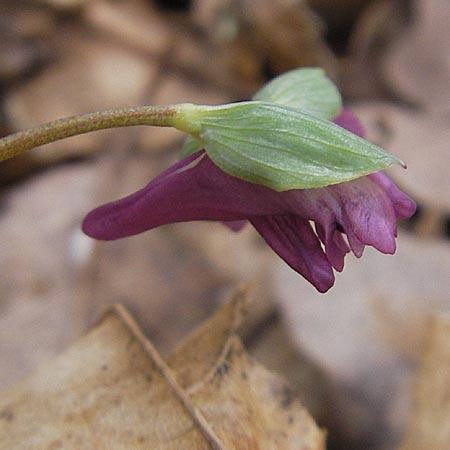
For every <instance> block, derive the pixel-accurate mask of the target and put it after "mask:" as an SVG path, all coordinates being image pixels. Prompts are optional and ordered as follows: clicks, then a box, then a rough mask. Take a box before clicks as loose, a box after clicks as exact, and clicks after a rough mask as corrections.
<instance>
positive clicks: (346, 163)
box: [175, 101, 401, 191]
mask: <svg viewBox="0 0 450 450" xmlns="http://www.w3.org/2000/svg"><path fill="white" fill-rule="evenodd" d="M180 106H181V108H180V109H179V110H178V119H177V122H178V123H176V124H175V126H176V127H177V128H179V129H182V130H183V131H187V132H189V133H190V134H192V135H193V136H194V138H195V139H196V141H198V142H199V143H201V146H202V148H204V149H205V151H206V153H207V154H208V156H209V157H210V158H211V159H212V161H213V162H214V163H215V164H216V165H217V166H218V167H220V168H221V169H222V170H223V171H224V172H226V173H228V174H229V175H232V176H234V177H237V178H241V179H243V180H246V181H249V182H251V183H257V184H262V185H265V186H267V187H269V188H272V189H274V190H277V191H285V190H289V189H305V188H317V187H323V186H327V185H331V184H337V183H341V182H344V181H349V180H352V179H354V178H358V177H361V176H363V175H367V174H369V173H372V172H376V171H378V170H380V169H384V168H386V167H388V166H390V165H392V164H395V163H401V161H399V160H398V159H397V158H395V157H394V156H392V155H390V154H389V153H386V152H385V151H384V150H382V149H381V148H379V147H377V146H376V145H374V144H371V143H369V142H367V141H366V140H364V139H361V138H359V137H358V136H356V135H354V134H353V133H351V132H349V131H346V130H344V129H343V128H341V127H339V126H337V125H335V124H333V123H332V122H330V121H327V120H323V119H319V118H317V117H313V116H311V115H309V114H305V113H303V112H301V111H300V110H298V109H294V108H290V107H287V106H282V105H276V104H274V103H267V102H257V101H251V102H242V103H234V104H229V105H222V106H197V105H180Z"/></svg>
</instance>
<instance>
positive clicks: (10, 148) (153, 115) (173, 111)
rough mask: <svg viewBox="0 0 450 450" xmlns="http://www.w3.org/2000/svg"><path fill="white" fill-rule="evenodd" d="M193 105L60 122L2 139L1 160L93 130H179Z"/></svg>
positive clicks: (108, 112) (124, 110)
mask: <svg viewBox="0 0 450 450" xmlns="http://www.w3.org/2000/svg"><path fill="white" fill-rule="evenodd" d="M190 106H191V105H188V104H186V105H169V106H141V107H133V108H121V109H112V110H106V111H98V112H94V113H89V114H83V115H79V116H73V117H68V118H65V119H58V120H55V121H53V122H49V123H46V124H43V125H39V126H37V127H35V128H30V129H28V130H24V131H19V132H18V133H15V134H12V135H10V136H6V137H4V138H2V139H0V161H4V160H6V159H9V158H12V157H14V156H16V155H18V154H20V153H22V152H25V151H26V150H29V149H31V148H34V147H38V146H40V145H43V144H49V143H50V142H55V141H58V140H60V139H64V138H67V137H70V136H76V135H79V134H84V133H89V132H90V131H96V130H104V129H106V128H116V127H127V126H132V125H155V126H159V127H174V126H175V127H176V125H177V119H179V118H180V117H179V116H180V113H181V112H182V111H183V110H184V109H186V108H187V109H189V107H190Z"/></svg>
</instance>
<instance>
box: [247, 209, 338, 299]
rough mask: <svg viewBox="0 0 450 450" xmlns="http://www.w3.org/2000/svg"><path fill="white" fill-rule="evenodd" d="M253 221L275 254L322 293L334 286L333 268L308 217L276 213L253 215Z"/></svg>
mask: <svg viewBox="0 0 450 450" xmlns="http://www.w3.org/2000/svg"><path fill="white" fill-rule="evenodd" d="M250 222H251V223H252V225H253V226H254V227H255V228H256V230H257V231H258V232H259V233H260V234H261V236H262V237H263V238H264V240H265V241H266V242H267V243H268V244H269V245H270V246H271V247H272V249H273V250H274V251H275V253H277V254H278V255H279V256H280V257H281V258H282V259H284V261H285V262H286V263H287V264H288V265H289V266H290V267H292V269H294V270H295V271H296V272H298V273H300V274H301V275H303V276H304V277H305V278H306V279H307V280H308V281H309V282H310V283H312V284H313V285H314V286H315V287H316V288H317V290H318V291H319V292H326V291H327V290H328V289H330V287H331V286H333V284H334V274H333V269H332V268H331V265H330V263H329V262H328V260H327V258H326V256H325V254H324V253H323V250H322V247H321V245H320V242H319V239H318V238H317V236H316V234H315V233H314V232H313V230H312V228H311V225H310V224H309V222H308V220H305V219H302V218H300V217H298V216H295V215H276V216H261V217H254V218H252V219H251V220H250Z"/></svg>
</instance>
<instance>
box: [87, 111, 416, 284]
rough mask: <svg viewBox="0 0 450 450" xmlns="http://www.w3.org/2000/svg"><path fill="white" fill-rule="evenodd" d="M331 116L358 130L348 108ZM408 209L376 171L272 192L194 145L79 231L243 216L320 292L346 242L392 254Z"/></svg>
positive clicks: (99, 235)
mask: <svg viewBox="0 0 450 450" xmlns="http://www.w3.org/2000/svg"><path fill="white" fill-rule="evenodd" d="M335 123H337V124H338V125H340V126H343V127H345V128H347V129H348V130H350V131H352V132H354V133H355V134H359V135H362V133H363V129H362V127H361V125H360V123H359V121H358V120H357V118H356V117H355V116H353V114H351V113H349V112H348V111H345V110H344V111H343V112H342V113H341V114H340V115H339V117H337V118H336V119H335ZM414 212H415V203H414V202H413V201H412V200H411V199H410V198H409V197H408V196H407V195H405V194H404V193H403V192H401V191H400V190H399V189H398V188H397V187H396V186H395V184H394V183H393V182H392V181H391V180H390V179H389V178H388V177H387V176H386V175H384V174H383V173H382V172H378V173H374V174H371V175H368V176H365V177H361V178H359V179H356V180H352V181H349V182H346V183H341V184H337V185H332V186H327V187H323V188H317V189H293V190H289V191H284V192H277V191H274V190H272V189H270V188H267V187H265V186H262V185H258V184H253V183H249V182H247V181H243V180H241V179H238V178H235V177H232V176H230V175H227V174H226V173H225V172H223V171H222V170H221V169H219V168H218V167H217V166H216V165H214V164H213V162H212V161H211V160H210V159H209V157H208V156H207V154H206V153H205V152H204V151H199V152H197V153H195V154H193V155H191V156H189V157H187V158H185V159H183V160H182V161H179V162H178V163H176V164H174V165H173V166H171V167H170V168H169V169H167V170H166V171H165V172H163V173H161V174H160V175H158V176H157V177H156V178H154V179H153V180H152V181H151V182H150V183H149V184H148V185H147V186H146V187H144V188H143V189H141V190H140V191H138V192H135V193H134V194H131V195H129V196H128V197H125V198H123V199H121V200H117V201H115V202H112V203H109V204H106V205H103V206H100V207H99V208H97V209H95V210H93V211H92V212H90V213H89V214H88V215H87V217H86V218H85V220H84V222H83V230H84V232H85V233H86V234H87V235H89V236H91V237H93V238H95V239H102V240H111V239H118V238H122V237H125V236H131V235H134V234H137V233H141V232H143V231H146V230H150V229H152V228H156V227H158V226H161V225H165V224H169V223H175V222H186V221H191V220H219V221H224V222H229V223H228V225H229V226H230V228H232V229H235V230H238V229H240V228H241V227H242V225H243V223H245V222H242V221H249V222H250V223H251V224H252V225H253V226H254V227H255V228H256V230H257V231H258V232H259V233H260V234H261V236H262V237H263V238H264V240H265V241H266V242H267V243H268V244H269V245H270V246H271V247H272V249H273V250H274V251H275V252H276V253H277V254H278V255H279V256H280V257H281V258H283V259H284V261H286V263H287V264H289V266H291V267H292V268H293V269H294V270H295V271H297V272H298V273H300V274H301V275H303V276H304V277H305V278H306V279H307V280H308V281H310V282H311V283H312V284H313V285H314V286H315V287H316V288H317V290H318V291H320V292H325V291H327V290H328V289H329V288H330V287H331V286H332V285H333V283H334V273H333V268H334V269H335V270H337V271H339V272H340V271H341V270H342V269H343V267H344V257H345V255H346V253H348V252H349V251H350V249H351V250H352V252H353V253H354V254H355V255H356V256H357V257H360V256H361V255H362V253H363V250H364V246H365V245H371V246H373V247H375V248H376V249H377V250H379V251H380V252H382V253H394V251H395V237H396V234H397V230H396V218H397V217H400V218H409V217H411V215H412V214H414ZM311 222H314V228H313V226H312V225H311ZM343 234H345V235H346V237H347V239H344V236H343Z"/></svg>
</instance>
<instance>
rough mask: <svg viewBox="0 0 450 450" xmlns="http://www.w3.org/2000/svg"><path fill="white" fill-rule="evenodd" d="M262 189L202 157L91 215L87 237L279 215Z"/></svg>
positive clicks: (190, 159) (268, 192) (86, 224)
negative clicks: (166, 226) (175, 225)
mask: <svg viewBox="0 0 450 450" xmlns="http://www.w3.org/2000/svg"><path fill="white" fill-rule="evenodd" d="M273 193H275V191H271V190H270V189H268V188H265V187H264V186H260V185H255V184H252V183H248V182H245V181H242V180H239V179H237V178H234V177H231V176H230V175H227V174H226V173H225V172H223V171H222V170H220V169H219V168H218V167H217V166H215V165H214V164H213V163H212V161H211V160H210V159H209V158H208V157H207V156H206V154H205V153H204V152H197V153H195V154H193V155H191V156H189V157H187V158H185V159H183V160H181V161H179V162H178V163H176V164H175V165H173V166H171V167H170V168H169V169H167V170H166V171H165V172H163V173H162V174H160V175H159V176H157V177H156V178H154V179H153V180H152V181H151V182H150V183H149V184H148V185H147V186H145V187H144V188H143V189H141V190H139V191H138V192H135V193H134V194H131V195H129V196H128V197H125V198H123V199H120V200H117V201H115V202H111V203H108V204H106V205H103V206H100V207H99V208H96V209H94V210H93V211H91V212H90V213H89V214H88V215H87V217H86V218H85V220H84V222H83V231H84V232H85V233H86V234H87V235H88V236H91V237H93V238H95V239H101V240H111V239H118V238H121V237H125V236H131V235H134V234H138V233H141V232H143V231H146V230H150V229H152V228H155V227H158V226H161V225H165V224H168V223H175V222H187V221H191V220H220V221H241V220H245V219H247V218H248V217H249V216H252V215H261V214H262V215H265V214H273V213H277V212H279V211H280V207H279V205H277V203H276V202H271V201H268V197H270V196H271V195H273Z"/></svg>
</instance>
